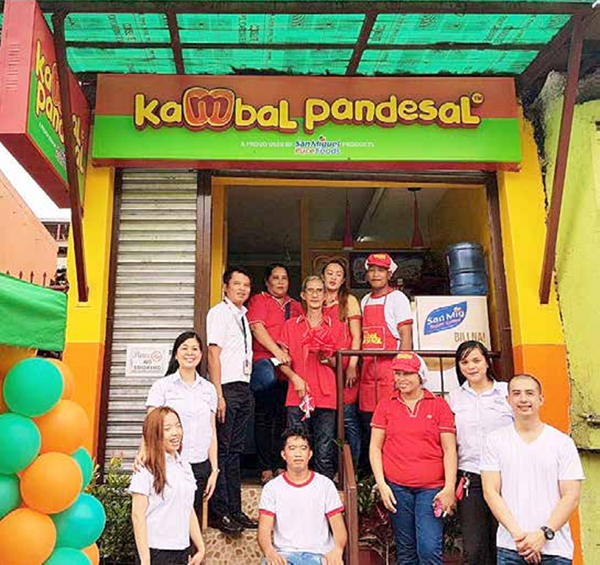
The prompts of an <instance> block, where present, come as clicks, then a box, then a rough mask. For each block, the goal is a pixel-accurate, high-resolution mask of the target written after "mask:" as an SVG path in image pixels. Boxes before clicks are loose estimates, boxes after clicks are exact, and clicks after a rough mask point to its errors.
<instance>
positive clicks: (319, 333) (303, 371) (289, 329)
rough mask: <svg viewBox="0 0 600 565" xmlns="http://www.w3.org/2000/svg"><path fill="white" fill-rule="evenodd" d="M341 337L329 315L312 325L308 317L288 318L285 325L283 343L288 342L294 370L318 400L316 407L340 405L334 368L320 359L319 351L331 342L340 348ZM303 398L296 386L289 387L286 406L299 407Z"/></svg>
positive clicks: (286, 343) (316, 400) (315, 399)
mask: <svg viewBox="0 0 600 565" xmlns="http://www.w3.org/2000/svg"><path fill="white" fill-rule="evenodd" d="M337 339H338V336H337V335H336V332H335V328H334V327H333V325H332V323H331V318H329V316H323V319H322V320H321V323H320V324H319V325H318V326H316V327H314V328H311V327H310V324H309V323H308V320H307V319H306V317H305V316H299V317H298V318H296V319H293V320H288V321H287V322H286V323H285V324H284V325H283V330H282V332H281V338H280V340H279V341H280V343H281V344H282V345H285V346H286V347H287V349H288V351H289V354H290V357H291V358H292V369H293V370H294V372H295V373H296V374H297V375H298V376H300V377H301V378H303V379H304V380H305V381H306V382H307V384H308V388H309V391H310V395H311V396H312V397H313V399H314V401H315V407H316V408H331V409H333V410H335V409H336V408H337V394H336V382H335V378H336V377H335V371H334V370H333V369H332V368H331V367H329V365H323V364H322V363H320V362H319V358H318V354H317V350H318V349H319V347H320V344H323V343H324V344H329V345H331V346H334V349H339V345H337V344H336V340H337ZM299 404H300V399H299V398H298V393H297V392H296V391H295V390H294V387H293V386H289V387H288V392H287V398H286V401H285V405H286V406H298V405H299Z"/></svg>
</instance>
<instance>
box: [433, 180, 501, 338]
mask: <svg viewBox="0 0 600 565" xmlns="http://www.w3.org/2000/svg"><path fill="white" fill-rule="evenodd" d="M461 241H473V242H477V243H480V244H481V245H482V246H483V250H484V253H485V262H486V267H487V273H488V285H489V290H490V293H489V296H488V310H489V318H490V332H491V335H492V346H493V347H494V349H496V348H498V347H499V343H498V335H497V331H496V328H497V325H498V324H497V316H496V291H495V288H494V284H493V277H492V276H491V275H492V261H491V241H490V227H489V218H488V208H487V197H486V193H485V188H484V187H482V186H480V187H470V188H450V189H448V190H447V191H446V193H445V194H444V196H443V197H442V198H441V200H440V201H439V203H438V205H437V206H436V208H435V209H434V210H433V212H432V213H431V214H430V216H429V241H428V242H427V243H428V245H430V246H431V247H434V248H438V249H441V250H445V249H446V247H447V246H448V245H450V244H452V243H458V242H461Z"/></svg>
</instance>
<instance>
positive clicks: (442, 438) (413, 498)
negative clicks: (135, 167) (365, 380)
mask: <svg viewBox="0 0 600 565" xmlns="http://www.w3.org/2000/svg"><path fill="white" fill-rule="evenodd" d="M391 369H392V371H393V372H394V388H395V391H394V393H393V394H392V395H390V396H389V397H388V398H386V399H383V400H382V401H381V402H380V403H379V404H378V405H377V408H376V410H375V414H374V415H373V421H372V422H371V425H372V427H373V432H372V435H371V444H370V446H369V458H370V460H371V467H372V469H373V475H374V477H375V481H376V482H377V487H378V489H379V492H380V494H381V500H382V502H383V504H384V505H385V507H386V508H387V509H388V510H389V512H390V518H391V521H392V526H393V528H394V535H395V537H396V548H397V555H398V563H403V564H415V565H416V564H417V563H423V564H425V563H428V564H429V563H431V564H433V563H441V562H442V561H441V560H442V533H443V528H444V524H443V519H442V518H443V516H444V515H445V514H451V513H452V512H453V509H454V504H455V497H454V488H455V481H456V462H457V456H456V428H455V425H454V415H453V414H452V411H451V410H450V407H449V406H448V404H446V401H445V400H444V399H443V398H440V397H436V396H434V395H433V394H432V393H431V392H429V391H428V390H426V389H424V388H423V383H424V382H425V380H426V375H427V371H426V369H425V367H424V363H423V361H422V359H421V358H420V357H419V356H418V355H417V354H416V353H413V352H411V351H406V352H402V353H399V354H398V355H397V356H396V357H395V358H394V359H393V360H392V363H391Z"/></svg>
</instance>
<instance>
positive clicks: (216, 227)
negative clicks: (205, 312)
mask: <svg viewBox="0 0 600 565" xmlns="http://www.w3.org/2000/svg"><path fill="white" fill-rule="evenodd" d="M211 200H212V210H211V224H212V234H211V258H210V304H211V306H214V305H215V304H217V303H218V302H220V301H221V300H222V299H223V284H222V277H223V272H224V270H225V262H226V260H227V190H226V188H225V186H224V185H223V184H222V183H221V182H220V181H218V180H214V181H213V185H212V199H211Z"/></svg>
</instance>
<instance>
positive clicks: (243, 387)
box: [209, 381, 254, 518]
mask: <svg viewBox="0 0 600 565" xmlns="http://www.w3.org/2000/svg"><path fill="white" fill-rule="evenodd" d="M222 389H223V397H224V398H225V403H226V405H227V408H226V412H225V422H224V423H222V424H221V423H220V422H218V421H217V440H218V444H219V469H220V470H221V472H220V473H219V478H218V480H217V488H216V489H215V494H214V495H213V497H212V498H211V499H210V503H209V504H210V513H211V515H212V516H214V517H215V518H221V517H223V516H226V515H228V514H235V513H237V512H240V511H241V509H242V492H241V483H242V477H241V456H242V453H243V452H244V440H245V438H246V425H247V424H248V420H249V418H250V414H252V412H253V410H254V397H253V395H252V392H251V391H250V387H249V386H248V384H247V383H244V382H241V381H239V382H234V383H228V384H224V385H222Z"/></svg>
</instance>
